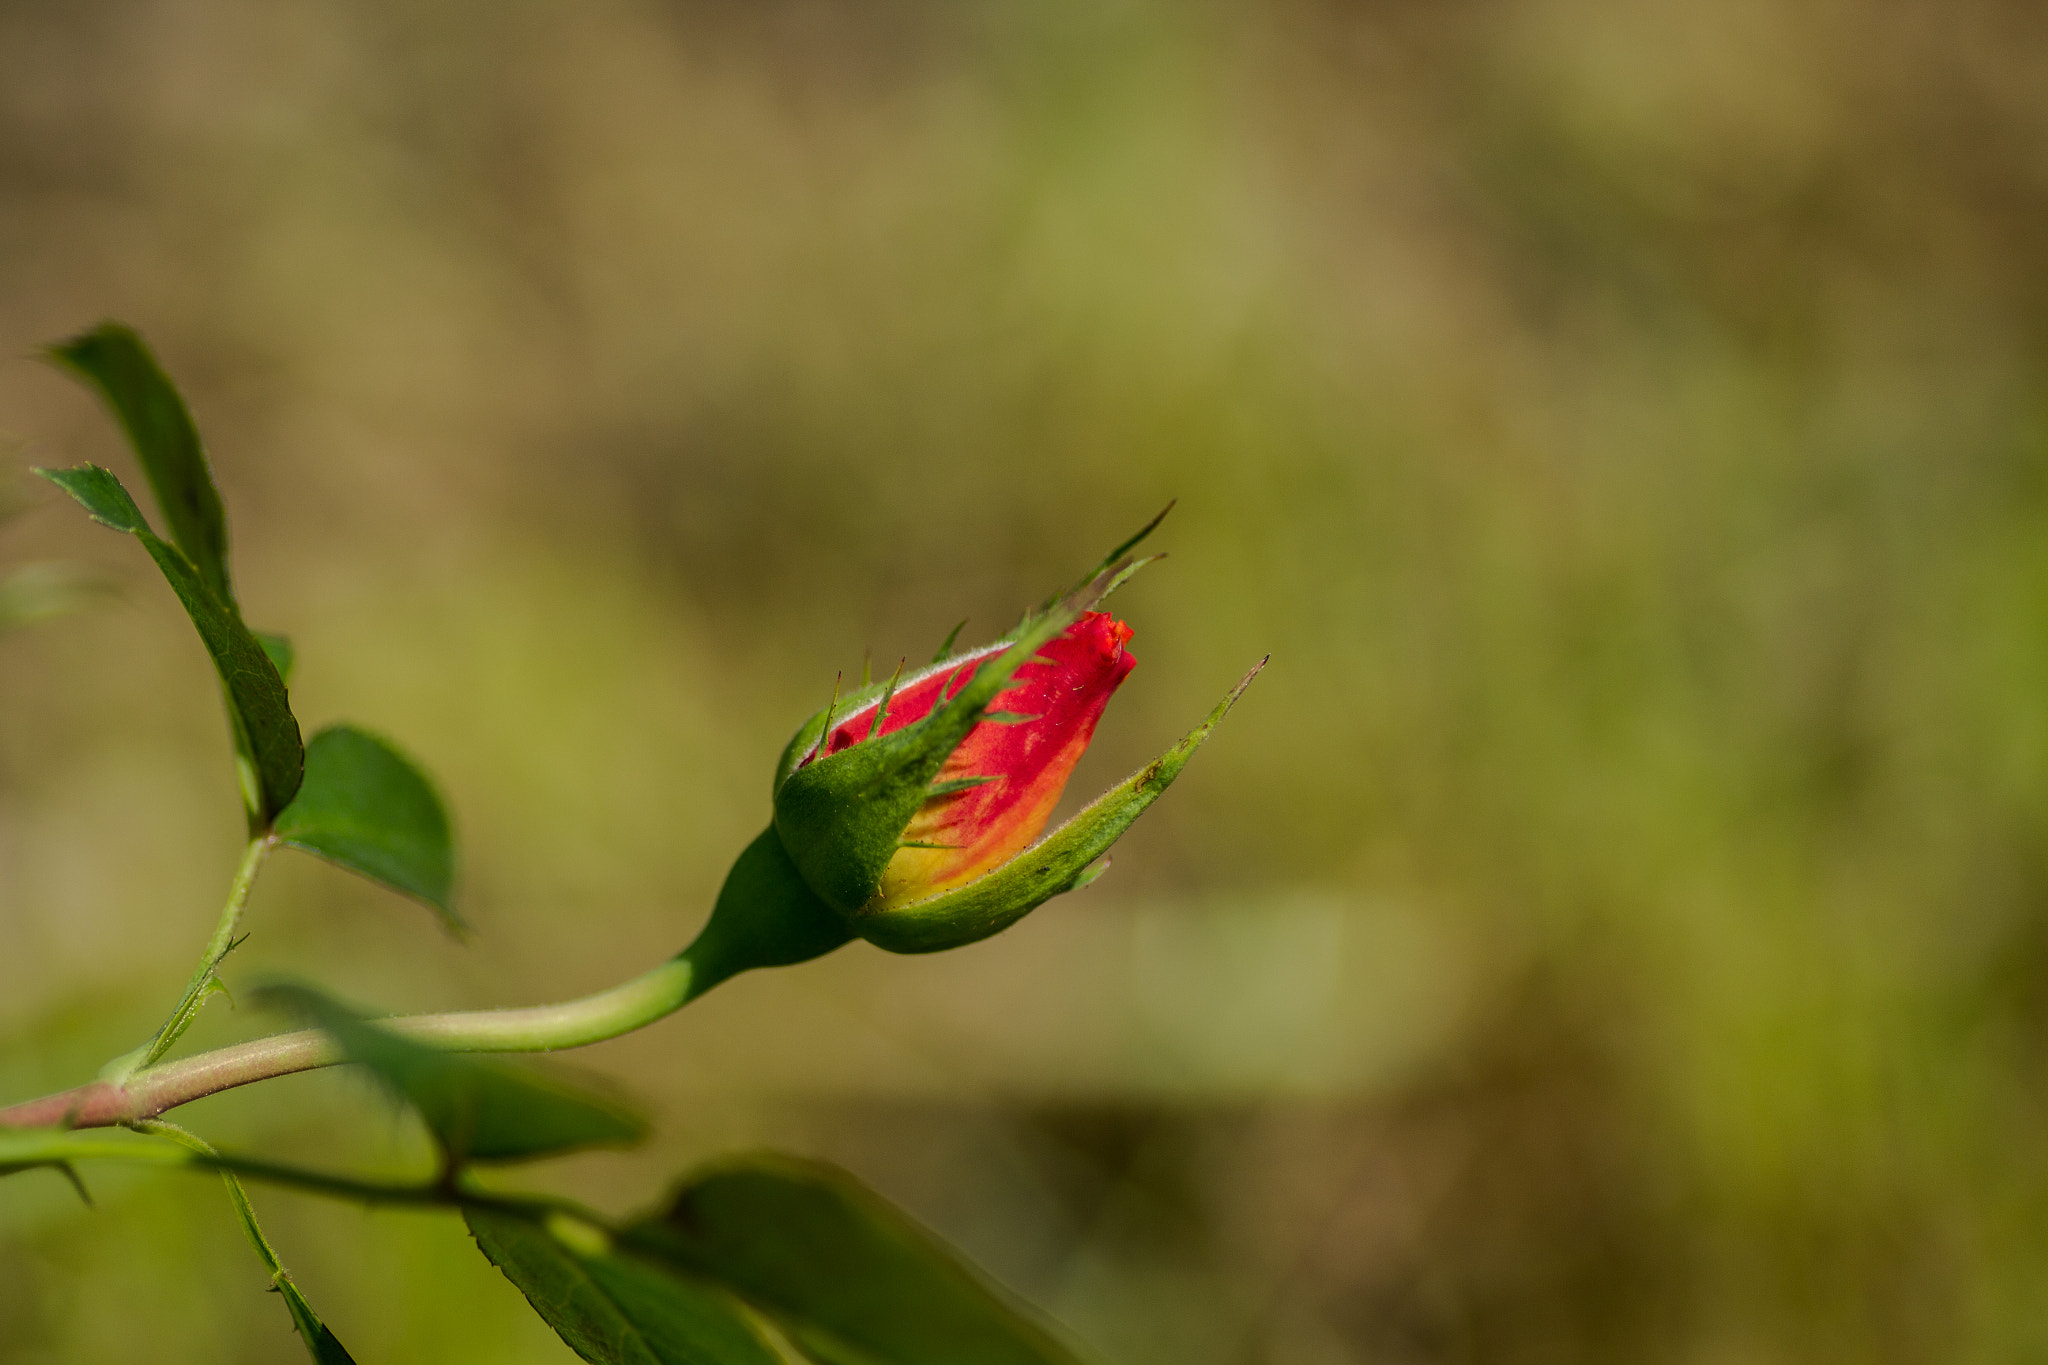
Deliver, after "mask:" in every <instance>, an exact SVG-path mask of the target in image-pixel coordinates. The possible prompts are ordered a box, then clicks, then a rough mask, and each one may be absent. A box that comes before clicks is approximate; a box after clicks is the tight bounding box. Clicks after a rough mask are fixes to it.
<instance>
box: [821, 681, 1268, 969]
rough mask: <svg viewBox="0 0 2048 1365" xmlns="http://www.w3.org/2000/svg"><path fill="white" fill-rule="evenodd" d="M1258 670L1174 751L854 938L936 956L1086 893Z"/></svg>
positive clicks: (885, 913)
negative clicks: (1022, 846) (1018, 848)
mask: <svg viewBox="0 0 2048 1365" xmlns="http://www.w3.org/2000/svg"><path fill="white" fill-rule="evenodd" d="M1265 666H1266V661H1265V660H1264V659H1261V660H1259V662H1258V663H1257V664H1256V665H1255V666H1254V667H1253V668H1252V670H1251V672H1249V673H1247V674H1245V675H1244V677H1243V679H1242V680H1240V681H1239V682H1238V684H1237V686H1235V687H1233V688H1231V689H1230V691H1229V693H1228V694H1226V695H1225V696H1224V698H1223V700H1222V701H1220V702H1218V703H1217V704H1216V707H1215V709H1214V710H1212V711H1211V712H1210V713H1209V715H1208V718H1207V719H1205V720H1204V721H1203V722H1202V723H1201V724H1200V725H1198V726H1196V727H1195V728H1194V729H1193V730H1191V731H1189V732H1188V734H1187V735H1186V736H1184V737H1183V738H1182V739H1181V741H1180V742H1179V743H1178V744H1176V745H1174V746H1173V747H1172V748H1170V749H1168V750H1167V751H1166V752H1165V753H1163V754H1161V755H1160V756H1159V757H1158V758H1156V759H1154V760H1152V762H1150V763H1148V764H1146V765H1145V766H1144V767H1143V768H1141V769H1139V770H1138V771H1137V772H1135V773H1133V774H1131V775H1130V776H1129V777H1128V778H1126V779H1124V780H1123V781H1122V782H1120V783H1118V784H1117V785H1116V786H1114V787H1112V788H1110V789H1109V790H1108V791H1106V792H1104V793H1103V794H1102V795H1101V796H1099V797H1097V798H1096V799H1095V801H1094V802H1092V803H1091V804H1090V805H1089V806H1088V807H1087V809H1085V810H1083V811H1081V812H1080V813H1079V814H1078V815H1076V816H1074V818H1073V819H1071V820H1069V821H1067V822H1066V823H1065V824H1064V825H1061V826H1060V827H1059V828H1058V829H1056V830H1054V831H1053V832H1052V833H1051V834H1048V835H1047V836H1046V837H1045V838H1043V839H1041V840H1039V841H1038V842H1037V843H1035V844H1033V845H1032V846H1031V847H1030V848H1028V849H1026V850H1024V852H1022V853H1020V854H1018V855H1017V856H1016V857H1015V858H1012V859H1011V860H1010V861H1009V862H1007V863H1004V864H1003V865H1002V866H1001V867H998V868H996V869H994V870H993V871H991V872H989V873H987V874H985V875H983V876H980V877H977V878H975V879H974V880H973V881H971V882H969V883H967V885H965V886H962V887H957V888H955V889H954V890H951V891H947V892H942V893H941V894H939V895H936V896H933V897H930V898H929V899H926V900H921V901H911V902H909V903H908V904H903V905H894V906H891V907H889V908H888V909H887V910H877V911H864V912H857V913H856V914H855V915H854V917H853V925H854V929H855V931H856V932H857V933H859V935H860V936H861V937H862V938H864V939H866V940H868V942H870V943H872V944H874V945H875V946H876V947H879V948H886V949H888V950H889V951H890V952H893V953H932V952H939V951H941V950H943V949H946V948H958V947H961V946H963V945H965V944H969V943H975V942H978V941H979V940H981V939H985V938H987V937H989V936H990V935H992V934H997V933H1000V932H1002V931H1003V930H1004V929H1007V928H1009V927H1010V926H1011V925H1012V924H1015V923H1016V922H1017V921H1018V920H1020V919H1022V918H1024V916H1026V915H1028V914H1030V913H1031V912H1032V911H1033V910H1036V909H1037V908H1038V907H1039V906H1041V905H1043V904H1045V902H1047V901H1049V900H1051V899H1052V898H1053V897H1054V896H1057V895H1060V894H1061V893H1062V892H1067V891H1074V890H1077V889H1079V888H1080V887H1083V886H1086V885H1087V884H1088V883H1089V882H1091V881H1093V880H1094V879H1095V878H1096V877H1097V876H1099V875H1101V873H1102V871H1103V869H1104V868H1105V867H1106V866H1107V864H1106V863H1098V862H1096V859H1098V858H1100V857H1102V855H1103V854H1105V853H1107V852H1108V851H1109V847H1110V845H1111V844H1114V843H1115V842H1116V841H1117V840H1118V839H1119V838H1121V837H1122V836H1123V832H1124V831H1125V830H1127V829H1129V828H1130V827H1131V824H1132V822H1133V821H1135V820H1136V819H1137V818H1138V816H1139V815H1140V814H1141V813H1142V812H1143V811H1144V809H1145V807H1147V806H1149V805H1151V804H1152V803H1153V802H1154V801H1157V800H1158V799H1159V797H1160V794H1161V793H1163V792H1164V791H1165V790H1166V789H1167V787H1169V786H1170V785H1172V783H1173V780H1174V778H1176V777H1178V776H1180V771H1181V769H1182V768H1184V767H1186V766H1187V762H1188V760H1189V759H1190V758H1192V757H1194V753H1195V750H1196V749H1198V748H1200V747H1201V746H1202V741H1204V740H1206V739H1207V738H1208V737H1209V732H1210V731H1211V730H1213V729H1215V728H1216V724H1217V722H1218V721H1220V720H1222V719H1223V717H1224V716H1226V715H1227V714H1229V712H1230V708H1231V706H1232V705H1234V704H1235V703H1236V701H1237V699H1238V698H1239V697H1240V696H1242V695H1243V694H1244V690H1245V688H1247V687H1249V686H1251V682H1252V679H1253V678H1255V677H1257V676H1258V674H1259V670H1260V669H1262V668H1264V667H1265Z"/></svg>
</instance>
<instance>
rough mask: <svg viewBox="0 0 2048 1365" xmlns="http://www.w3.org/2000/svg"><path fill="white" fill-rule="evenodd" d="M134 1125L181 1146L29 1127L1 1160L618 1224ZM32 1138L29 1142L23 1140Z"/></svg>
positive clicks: (9, 1142)
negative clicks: (216, 1178)
mask: <svg viewBox="0 0 2048 1365" xmlns="http://www.w3.org/2000/svg"><path fill="white" fill-rule="evenodd" d="M128 1126H129V1127H131V1128H132V1129H133V1130H134V1131H135V1132H137V1133H141V1134H143V1135H145V1136H148V1137H161V1138H166V1139H169V1140H170V1141H171V1142H173V1143H176V1144H177V1146H176V1147H167V1146H161V1145H159V1144H157V1143H154V1142H133V1141H123V1140H118V1139H114V1140H110V1137H111V1135H109V1136H104V1137H103V1136H100V1135H97V1134H92V1135H88V1134H85V1133H34V1134H28V1133H24V1134H20V1135H18V1136H10V1135H8V1134H5V1133H0V1162H6V1163H10V1164H15V1165H37V1166H41V1165H59V1164H66V1163H70V1162H74V1161H121V1162H126V1163H128V1164H130V1165H141V1166H170V1167H174V1168H175V1167H182V1168H185V1169H188V1170H202V1171H214V1172H217V1173H219V1174H221V1175H224V1176H226V1177H227V1178H228V1179H229V1181H230V1183H231V1186H232V1187H233V1189H234V1190H235V1192H237V1193H239V1191H240V1185H239V1183H237V1182H235V1177H237V1176H246V1177H248V1178H249V1179H251V1180H260V1181H263V1182H265V1183H266V1184H271V1185H285V1186H290V1187H291V1188H294V1189H300V1190H305V1191H308V1192H309V1193H312V1194H322V1195H326V1196H328V1197H329V1198H333V1199H351V1200H356V1201H358V1202H361V1203H364V1204H391V1205H399V1206H405V1207H412V1208H464V1209H487V1210H493V1211H496V1212H500V1213H511V1214H517V1215H520V1216H522V1217H526V1218H533V1217H540V1216H545V1215H547V1214H563V1215H566V1216H568V1217H570V1218H574V1219H576V1220H577V1221H579V1222H582V1223H587V1224H589V1225H590V1226H592V1227H594V1228H598V1229H600V1230H603V1231H606V1232H611V1231H614V1229H613V1227H612V1225H611V1223H610V1220H608V1219H606V1218H605V1217H604V1216H603V1215H602V1214H599V1213H597V1212H595V1211H593V1210H591V1209H587V1208H585V1207H583V1206H582V1205H581V1204H576V1203H572V1202H570V1201H568V1200H565V1199H554V1198H550V1197H547V1196H541V1195H494V1194H486V1193H484V1192H483V1191H481V1190H478V1189H474V1188H472V1187H471V1186H469V1185H466V1184H463V1183H462V1182H460V1181H456V1182H452V1183H451V1182H448V1181H442V1180H434V1181H429V1182H426V1183H409V1182H401V1181H384V1180H362V1179H358V1178H357V1177H355V1176H347V1175H337V1174H333V1173H331V1172H327V1171H316V1170H310V1169H308V1168H306V1167H304V1166H293V1165H290V1164H288V1163H285V1162H280V1161H265V1160H262V1159H260V1158H257V1157H246V1156H234V1155H230V1154H228V1153H226V1152H220V1151H216V1150H215V1149H214V1148H213V1147H212V1145H211V1144H209V1143H207V1142H205V1141H204V1140H203V1139H201V1138H198V1137H195V1136H194V1135H192V1134H190V1133H187V1132H186V1131H185V1130H184V1129H182V1128H179V1127H178V1126H177V1125H175V1124H169V1123H135V1124H131V1125H128ZM24 1139H26V1141H23V1140H24ZM237 1208H238V1210H240V1211H246V1209H247V1200H246V1198H244V1199H240V1200H238V1201H237ZM249 1226H250V1228H251V1236H252V1238H254V1239H256V1240H258V1241H261V1238H262V1234H261V1233H260V1232H257V1231H255V1230H254V1220H253V1219H250V1220H249ZM259 1251H260V1252H262V1253H265V1257H264V1259H265V1261H266V1263H267V1264H268V1265H270V1266H271V1268H272V1270H273V1272H274V1273H278V1274H281V1273H283V1267H282V1266H281V1265H279V1264H278V1263H277V1255H276V1253H275V1252H274V1251H271V1250H270V1247H269V1244H268V1243H267V1242H262V1243H261V1245H260V1247H259Z"/></svg>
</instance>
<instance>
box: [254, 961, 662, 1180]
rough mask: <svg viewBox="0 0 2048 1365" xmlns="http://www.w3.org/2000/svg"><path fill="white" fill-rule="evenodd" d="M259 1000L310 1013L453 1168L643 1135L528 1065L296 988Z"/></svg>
mask: <svg viewBox="0 0 2048 1365" xmlns="http://www.w3.org/2000/svg"><path fill="white" fill-rule="evenodd" d="M258 999H259V1001H261V1002H262V1003H265V1004H271V1005H279V1006H282V1007H284V1008H287V1009H290V1010H292V1011H293V1012H294V1013H297V1014H299V1015H301V1016H303V1017H305V1018H306V1019H308V1020H310V1021H311V1022H312V1023H313V1024H314V1025H315V1026H316V1027H318V1028H319V1029H320V1030H321V1031H322V1032H324V1033H325V1034H326V1035H327V1036H328V1037H329V1038H332V1039H333V1040H334V1042H335V1044H336V1045H337V1046H339V1047H340V1048H341V1051H342V1054H343V1055H344V1056H345V1057H347V1058H348V1060H349V1061H351V1062H357V1063H360V1064H361V1065H363V1066H365V1067H367V1068H369V1070H370V1071H371V1072H372V1073H373V1074H375V1075H376V1077H377V1078H378V1079H379V1080H381V1081H382V1082H384V1084H385V1085H387V1086H388V1087H390V1089H391V1090H393V1091H394V1092H396V1093H397V1094H398V1096H399V1097H400V1098H402V1099H404V1100H405V1101H407V1102H408V1103H409V1104H411V1105H412V1106H413V1108H415V1109H417V1110H418V1111H419V1114H420V1117H421V1118H422V1119H423V1120H425V1121H426V1125H427V1127H428V1129H429V1130H431V1131H432V1133H433V1134H434V1138H435V1140H436V1141H437V1142H439V1143H440V1145H441V1150H442V1152H443V1153H444V1154H445V1155H446V1156H447V1159H448V1164H449V1166H450V1168H451V1169H452V1168H454V1167H458V1166H461V1165H463V1164H465V1163H467V1162H471V1161H524V1160H528V1159H530V1158H533V1157H542V1156H553V1155H555V1154H556V1153H559V1152H567V1151H572V1150H574V1149H576V1148H580V1147H595V1146H606V1145H624V1144H628V1143H634V1142H638V1141H639V1140H640V1139H641V1138H643V1137H645V1136H646V1135H647V1123H646V1120H644V1119H642V1118H641V1117H640V1116H639V1115H638V1114H635V1113H633V1112H632V1111H631V1110H630V1109H628V1108H627V1107H626V1106H624V1105H623V1104H620V1103H619V1102H617V1101H616V1100H611V1099H607V1098H604V1097H601V1096H598V1095H594V1094H591V1093H590V1092H589V1091H587V1090H584V1089H581V1088H579V1087H577V1086H573V1085H570V1084H568V1083H566V1082H563V1081H559V1080H556V1079H555V1078H553V1077H552V1076H548V1075H546V1074H544V1073H541V1072H538V1071H536V1070H533V1069H532V1068H529V1067H515V1066H513V1065H511V1064H510V1063H507V1062H502V1061H498V1060H496V1059H493V1058H484V1057H472V1056H467V1055H465V1054H463V1053H460V1052H446V1051H443V1050H442V1049H440V1048H437V1047H429V1046H428V1045H427V1044H425V1043H419V1042H415V1041H413V1040H412V1039H410V1038H402V1037H400V1036H399V1035H397V1034H395V1033H392V1032H391V1031H389V1030H388V1029H383V1028H379V1027H378V1026H376V1025H375V1024H372V1023H369V1022H368V1021H366V1020H365V1019H364V1018H363V1017H362V1016H361V1015H359V1014H357V1013H356V1012H355V1011H353V1010H350V1009H348V1008H346V1007H345V1006H343V1005H341V1004H338V1003H337V1002H335V1001H333V1000H330V999H328V998H327V997H326V996H324V995H321V994H320V993H319V992H317V991H313V990H308V989H307V988H305V987H303V986H272V987H269V988H267V989H265V990H263V991H261V992H259V993H258Z"/></svg>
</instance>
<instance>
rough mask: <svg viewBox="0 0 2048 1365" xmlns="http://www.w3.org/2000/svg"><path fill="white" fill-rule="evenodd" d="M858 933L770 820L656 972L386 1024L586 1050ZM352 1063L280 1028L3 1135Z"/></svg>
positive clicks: (155, 1108) (505, 1048) (249, 867)
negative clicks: (559, 997)
mask: <svg viewBox="0 0 2048 1365" xmlns="http://www.w3.org/2000/svg"><path fill="white" fill-rule="evenodd" d="M261 856H262V852H261V850H259V849H256V848H253V847H252V849H251V858H250V859H248V860H245V861H244V863H243V871H244V873H245V874H246V875H245V876H244V877H241V878H238V879H237V880H238V883H241V884H242V885H241V890H240V893H239V894H240V895H242V896H246V895H247V890H248V889H247V886H246V881H247V880H248V879H249V878H253V877H254V876H255V869H256V865H257V862H258V861H260V858H261ZM237 903H238V902H235V901H231V902H230V905H231V906H232V905H234V904H237ZM223 923H224V924H227V925H229V927H230V932H232V919H231V918H228V917H224V918H223ZM852 939H853V931H852V930H851V929H850V928H848V927H847V926H846V925H845V924H844V923H843V922H841V921H840V919H839V918H838V917H837V916H836V915H834V914H833V913H832V911H831V910H830V909H829V908H827V907H826V906H825V904H824V903H823V902H822V901H819V900H818V899H817V898H816V897H815V896H814V895H812V894H811V892H810V891H809V890H808V889H807V888H806V887H805V886H804V884H803V882H802V880H801V879H800V878H799V877H798V875H797V871H796V868H795V866H794V864H792V863H791V862H790V860H789V855H788V854H787V853H785V852H783V849H782V844H781V841H780V840H779V839H778V838H777V836H776V834H775V831H774V829H773V828H772V827H771V828H769V829H766V830H763V831H762V832H761V834H760V836H759V837H757V838H756V839H755V840H754V842H753V843H751V844H749V845H748V846H747V848H746V851H745V852H743V853H741V854H740V856H739V860H738V861H737V862H735V863H734V864H733V869H732V872H731V873H730V874H728V875H727V877H726V881H725V886H724V887H723V888H722V889H721V890H720V891H719V893H718V902H717V904H716V905H714V906H713V907H712V912H711V919H710V920H709V921H708V922H707V923H706V924H705V926H704V928H703V930H702V931H701V932H699V933H698V935H697V937H696V939H695V941H693V942H692V943H691V944H690V946H689V947H687V948H685V949H683V951H682V952H680V953H678V954H676V956H674V957H672V958H670V959H669V960H668V961H667V962H664V963H662V964H661V965H660V966H659V967H656V968H655V969H654V970H653V971H650V972H646V973H643V974H642V975H640V976H637V977H635V978H634V979H633V980H631V981H628V982H625V983H624V984H622V985H618V986H614V987H612V988H611V989H610V990H606V991H599V992H598V993H597V994H595V995H586V996H584V997H583V998H582V999H581V1000H568V1001H564V1002H563V1003H561V1004H559V1005H540V1006H536V1007H534V1008H531V1009H509V1010H470V1011H463V1012H460V1013H454V1014H415V1015H410V1016H402V1017H399V1018H396V1019H386V1020H381V1021H379V1022H380V1023H382V1025H383V1026H384V1027H385V1028H388V1029H390V1030H391V1031H392V1032H393V1033H398V1034H403V1035H404V1036H406V1037H408V1038H416V1039H418V1040H419V1041H421V1042H424V1043H431V1044H433V1045H435V1046H437V1047H441V1048H446V1049H448V1050H449V1051H453V1052H551V1051H553V1050H555V1049H556V1048H566V1047H583V1046H585V1045H586V1044H589V1043H596V1042H602V1041H603V1040H604V1039H606V1038H616V1037H618V1036H619V1035H620V1034H622V1033H631V1032H632V1031H633V1030H635V1029H638V1028H644V1027H646V1026H647V1025H649V1024H651V1023H653V1022H654V1021H655V1020H657V1019H660V1018H663V1017H664V1016H666V1015H670V1014H673V1013H675V1011H677V1010H679V1009H681V1008H682V1007H683V1006H684V1005H686V1004H688V1003H689V1002H690V1001H692V1000H694V999H696V998H697V997H698V996H700V995H702V994H703V993H704V992H706V991H708V990H710V989H711V988H712V987H713V986H715V985H717V984H718V983H719V982H721V981H724V980H726V979H727V978H728V977H731V976H734V975H736V974H737V973H739V972H743V971H747V970H749V969H751V968H756V967H780V966H788V965H790V964H792V963H797V962H808V961H810V960H811V959H812V958H814V957H818V956H820V955H822V954H824V953H828V952H831V951H832V950H833V949H835V948H838V947H840V946H841V945H843V944H846V943H849V942H851V941H852ZM230 941H231V940H230ZM200 998H202V999H203V998H204V996H203V995H202V996H201V997H200ZM187 1022H189V1021H187ZM167 1027H168V1026H167ZM165 1046H169V1044H168V1043H166V1044H165ZM341 1060H342V1055H341V1049H339V1048H337V1047H336V1046H335V1045H334V1043H333V1042H332V1041H331V1040H330V1039H329V1038H328V1037H327V1035H326V1034H324V1033H320V1032H318V1031H316V1030H305V1031H302V1032H298V1033H280V1034H276V1035H274V1036H272V1037H269V1038H258V1039H255V1040H254V1041H252V1042H247V1043H239V1044H236V1045H235V1046H233V1047H224V1048H219V1049H217V1050H215V1051H213V1052H206V1053H201V1054H200V1055H198V1056H196V1057H181V1058H179V1059H178V1060H177V1061H175V1062H165V1063H162V1064H160V1065H156V1066H149V1067H146V1068H143V1069H140V1070H136V1071H134V1072H132V1073H131V1074H130V1075H129V1076H127V1077H126V1078H125V1079H123V1080H109V1079H107V1078H105V1077H102V1078H101V1079H100V1080H97V1081H95V1082H93V1083H92V1084H90V1085H82V1086H79V1087H77V1088H76V1089H72V1090H65V1091H60V1092H59V1093H57V1094H54V1095H45V1096H43V1097H42V1098H41V1099H37V1100H29V1101H27V1102H26V1103H23V1104H17V1105H14V1106H12V1107H10V1108H6V1109H0V1130H4V1129H8V1128H54V1127H62V1128H102V1127H106V1126H108V1125H110V1124H122V1123H134V1122H136V1121H137V1120H141V1119H153V1118H155V1117H156V1116H157V1115H159V1114H162V1113H163V1112H165V1111H166V1110H168V1109H173V1108H175V1107H177V1106H178V1105H181V1104H185V1103H187V1102H189V1101H191V1100H196V1099H200V1098H203V1097H204V1096H207V1095H213V1094H218V1093H219V1092H220V1091H223V1090H229V1089H232V1088H234V1087H235V1086H238V1085H247V1084H249V1083H250V1082H251V1081H262V1080H268V1079H270V1078H271V1077H273V1076H288V1075H290V1074H292V1073H293V1072H295V1071H310V1070H312V1069H313V1068H315V1067H322V1066H332V1065H334V1064H335V1063H336V1062H339V1061H341ZM4 1136H5V1134H4V1132H0V1137H4ZM0 1164H5V1162H4V1158H0Z"/></svg>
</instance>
